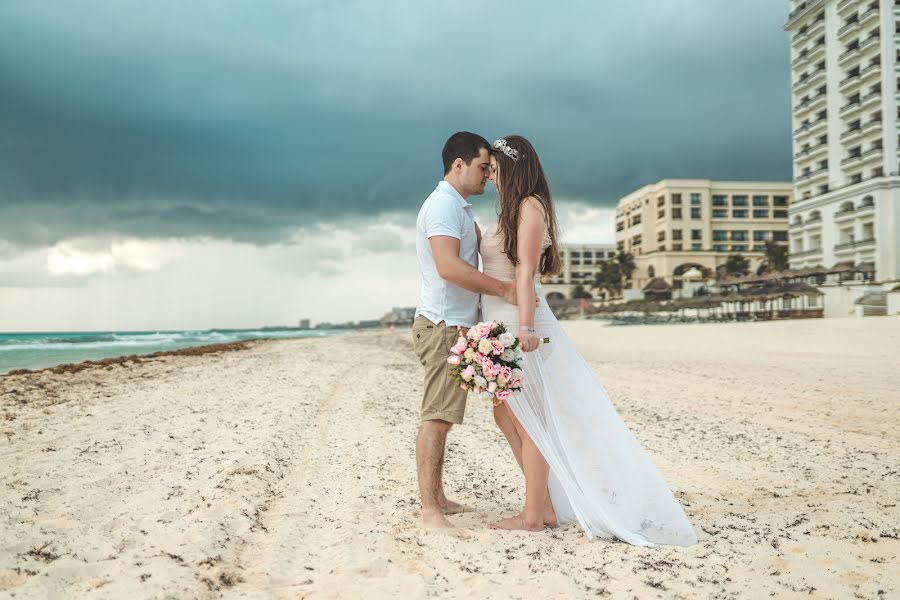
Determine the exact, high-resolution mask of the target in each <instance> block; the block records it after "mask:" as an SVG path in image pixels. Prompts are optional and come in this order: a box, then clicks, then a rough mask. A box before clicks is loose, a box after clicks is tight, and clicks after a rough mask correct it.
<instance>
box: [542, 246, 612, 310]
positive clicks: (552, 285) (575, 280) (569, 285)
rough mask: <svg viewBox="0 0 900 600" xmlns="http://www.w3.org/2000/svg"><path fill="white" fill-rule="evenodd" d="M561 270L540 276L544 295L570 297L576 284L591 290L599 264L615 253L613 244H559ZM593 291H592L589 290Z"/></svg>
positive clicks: (598, 270) (550, 297)
mask: <svg viewBox="0 0 900 600" xmlns="http://www.w3.org/2000/svg"><path fill="white" fill-rule="evenodd" d="M559 254H560V258H561V259H562V264H563V267H562V270H561V271H560V273H559V274H558V275H554V276H550V277H542V278H541V287H542V288H543V292H544V296H545V297H547V298H549V299H552V298H556V299H560V300H561V299H571V298H572V292H573V291H574V290H575V287H576V286H579V285H581V286H583V287H584V289H585V290H587V291H589V292H591V287H592V286H593V285H594V282H595V281H596V280H597V273H599V272H600V269H601V265H602V264H603V263H604V262H605V261H607V260H610V259H612V258H613V257H614V256H615V254H616V246H615V244H560V248H559ZM591 293H593V292H591Z"/></svg>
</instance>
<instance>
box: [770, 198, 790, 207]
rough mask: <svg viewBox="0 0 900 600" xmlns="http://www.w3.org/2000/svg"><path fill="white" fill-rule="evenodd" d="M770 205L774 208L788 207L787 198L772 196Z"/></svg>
mask: <svg viewBox="0 0 900 600" xmlns="http://www.w3.org/2000/svg"><path fill="white" fill-rule="evenodd" d="M772 201H773V202H772V203H773V204H774V205H775V206H787V205H788V197H787V196H772Z"/></svg>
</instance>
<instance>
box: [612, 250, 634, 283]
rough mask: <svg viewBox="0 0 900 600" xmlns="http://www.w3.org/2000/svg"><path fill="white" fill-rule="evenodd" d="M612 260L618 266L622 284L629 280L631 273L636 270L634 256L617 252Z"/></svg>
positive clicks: (622, 251)
mask: <svg viewBox="0 0 900 600" xmlns="http://www.w3.org/2000/svg"><path fill="white" fill-rule="evenodd" d="M614 260H615V261H616V264H617V265H618V266H619V271H620V273H621V274H622V279H623V284H624V282H625V281H627V280H629V279H631V275H632V273H634V271H635V269H637V266H636V265H635V264H634V255H633V254H632V253H631V252H625V251H624V250H619V251H618V252H617V253H616V257H615V259H614Z"/></svg>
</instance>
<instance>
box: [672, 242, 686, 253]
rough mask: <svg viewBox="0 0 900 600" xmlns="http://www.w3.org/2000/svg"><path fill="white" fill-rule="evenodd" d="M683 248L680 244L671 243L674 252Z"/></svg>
mask: <svg viewBox="0 0 900 600" xmlns="http://www.w3.org/2000/svg"><path fill="white" fill-rule="evenodd" d="M683 249H684V248H683V247H682V246H681V244H672V250H675V251H676V252H680V251H681V250H683Z"/></svg>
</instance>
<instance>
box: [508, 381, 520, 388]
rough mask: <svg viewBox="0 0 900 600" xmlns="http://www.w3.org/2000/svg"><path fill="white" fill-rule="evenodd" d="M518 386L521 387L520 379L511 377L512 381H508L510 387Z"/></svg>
mask: <svg viewBox="0 0 900 600" xmlns="http://www.w3.org/2000/svg"><path fill="white" fill-rule="evenodd" d="M520 387H522V380H521V379H513V380H512V381H510V382H509V388H510V389H515V388H520Z"/></svg>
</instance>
